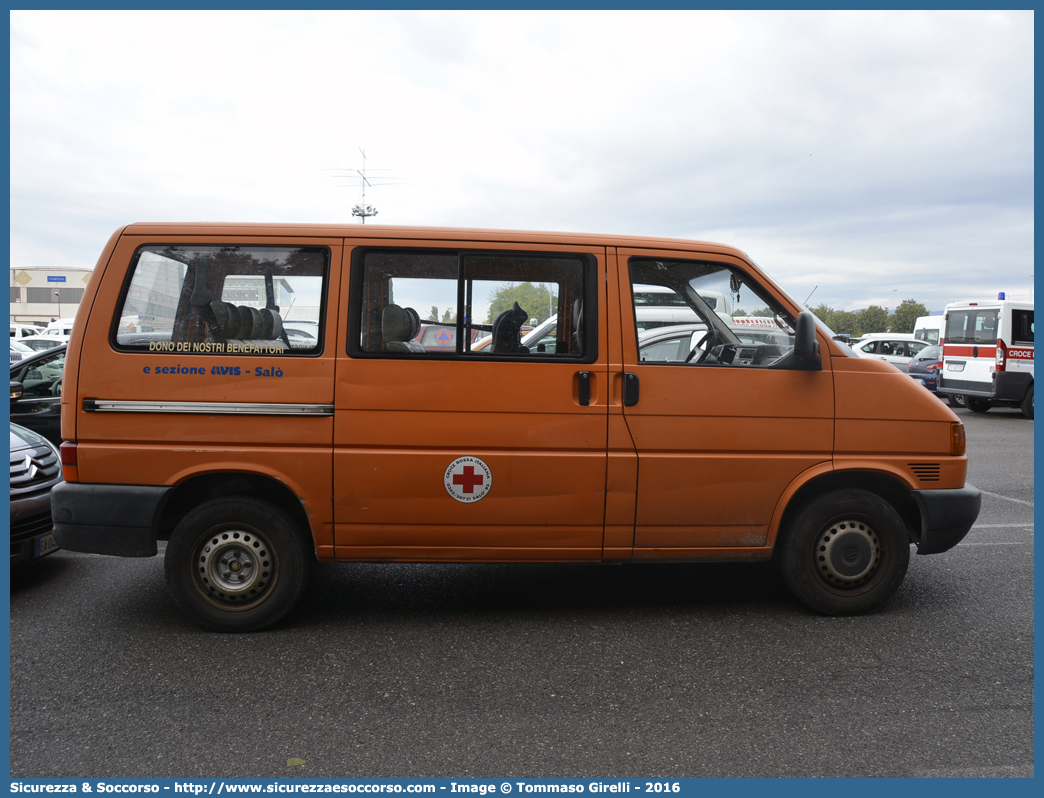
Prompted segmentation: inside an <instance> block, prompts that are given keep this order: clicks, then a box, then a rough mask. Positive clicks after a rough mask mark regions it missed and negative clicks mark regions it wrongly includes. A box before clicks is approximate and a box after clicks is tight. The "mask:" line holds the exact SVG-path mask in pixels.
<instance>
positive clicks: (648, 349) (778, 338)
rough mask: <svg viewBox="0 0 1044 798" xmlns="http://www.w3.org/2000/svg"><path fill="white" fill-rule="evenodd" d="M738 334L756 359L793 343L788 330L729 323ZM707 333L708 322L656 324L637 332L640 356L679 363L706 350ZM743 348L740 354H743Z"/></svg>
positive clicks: (786, 347) (752, 357)
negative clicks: (658, 325) (785, 331)
mask: <svg viewBox="0 0 1044 798" xmlns="http://www.w3.org/2000/svg"><path fill="white" fill-rule="evenodd" d="M730 329H732V331H733V332H734V333H735V334H736V337H737V338H739V340H740V343H741V344H745V345H747V347H746V348H748V349H752V350H753V354H749V353H748V354H749V356H750V359H751V360H752V361H753V360H754V359H755V358H757V356H758V354H757V353H758V352H760V353H761V354H762V356H763V357H764V356H770V355H772V354H773V353H774V354H775V355H776V356H777V357H778V355H779V354H780V353H781V352H783V351H786V350H787V349H788V348H789V347H790V341H789V338H788V336H787V335H786V333H784V332H782V331H773V330H768V329H760V328H757V329H752V328H750V327H746V326H740V327H730ZM706 337H707V326H706V325H705V324H675V325H672V326H670V327H654V328H652V329H650V330H643V331H642V332H640V333H638V359H639V360H640V361H642V362H668V363H678V362H682V363H683V362H685V361H687V360H689V361H690V362H692V360H695V357H692V358H690V355H693V353H694V352H696V353H700V352H702V351H703V343H704V340H703V339H704V338H706ZM743 354H744V353H743V351H740V352H739V353H738V355H737V356H738V357H741V358H742V357H743Z"/></svg>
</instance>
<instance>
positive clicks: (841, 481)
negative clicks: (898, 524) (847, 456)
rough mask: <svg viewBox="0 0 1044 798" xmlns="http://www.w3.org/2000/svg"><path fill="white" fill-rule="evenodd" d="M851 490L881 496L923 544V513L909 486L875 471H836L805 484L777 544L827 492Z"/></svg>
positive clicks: (784, 519)
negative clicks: (813, 503) (798, 519)
mask: <svg viewBox="0 0 1044 798" xmlns="http://www.w3.org/2000/svg"><path fill="white" fill-rule="evenodd" d="M848 488H855V489H860V490H865V491H869V492H870V493H874V494H876V495H878V496H880V497H881V498H882V499H884V500H885V501H886V502H888V503H889V504H890V505H892V507H893V508H894V509H895V511H896V512H897V513H898V514H899V517H900V518H901V519H902V520H903V524H904V525H905V526H906V533H907V535H908V536H909V538H910V541H911V542H913V543H917V544H919V543H920V542H921V511H920V509H919V508H918V507H917V503H916V502H915V501H914V498H913V496H911V495H910V488H909V486H907V485H904V484H903V483H902V482H900V481H899V480H897V479H895V478H894V477H891V476H888V475H885V474H881V473H877V472H873V471H834V472H831V473H829V474H824V475H822V476H820V477H817V478H815V479H813V480H811V481H809V482H808V483H807V484H805V485H802V486H801V488H800V489H798V491H797V493H795V494H794V496H793V497H791V499H790V502H789V503H788V504H787V508H786V510H785V511H784V512H783V516H782V517H781V518H780V522H779V529H778V530H777V534H776V541H777V542H778V540H779V532H780V531H782V530H784V529H786V528H787V525H788V524H789V523H790V522H791V520H792V519H793V518H794V516H796V515H797V514H798V513H800V512H801V511H802V510H803V509H804V508H805V507H807V506H808V505H809V504H811V503H812V502H813V501H815V500H816V499H818V498H819V497H820V496H822V495H824V494H826V493H832V492H834V491H838V490H845V489H848ZM777 554H778V547H774V549H773V558H776V557H777Z"/></svg>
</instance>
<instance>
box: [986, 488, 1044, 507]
mask: <svg viewBox="0 0 1044 798" xmlns="http://www.w3.org/2000/svg"><path fill="white" fill-rule="evenodd" d="M979 493H981V494H982V495H983V496H993V497H994V498H995V499H1007V500H1008V501H1010V502H1015V503H1016V504H1025V505H1026V506H1027V507H1032V506H1033V502H1027V501H1023V500H1022V499H1013V498H1011V496H1003V495H1001V494H1000V493H990V492H989V491H988V490H980V491H979Z"/></svg>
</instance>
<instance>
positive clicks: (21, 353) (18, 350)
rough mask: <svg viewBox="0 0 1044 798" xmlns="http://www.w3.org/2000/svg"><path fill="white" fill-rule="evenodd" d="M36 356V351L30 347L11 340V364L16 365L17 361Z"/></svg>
mask: <svg viewBox="0 0 1044 798" xmlns="http://www.w3.org/2000/svg"><path fill="white" fill-rule="evenodd" d="M34 354H36V350H34V349H33V348H32V347H28V346H26V345H25V344H23V343H22V342H21V341H16V340H15V339H14V338H12V339H11V362H12V363H17V362H18V361H19V360H25V359H26V358H27V357H29V355H34Z"/></svg>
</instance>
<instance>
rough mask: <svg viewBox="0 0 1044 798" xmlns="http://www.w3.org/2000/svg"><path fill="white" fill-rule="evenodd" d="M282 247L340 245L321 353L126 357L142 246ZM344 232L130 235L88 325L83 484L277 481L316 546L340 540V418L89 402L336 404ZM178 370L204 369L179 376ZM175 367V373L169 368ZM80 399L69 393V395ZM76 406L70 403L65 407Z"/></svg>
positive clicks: (79, 403) (80, 382)
mask: <svg viewBox="0 0 1044 798" xmlns="http://www.w3.org/2000/svg"><path fill="white" fill-rule="evenodd" d="M216 243H220V244H229V245H237V244H238V245H247V244H282V245H292V246H304V245H307V246H323V247H327V248H329V250H330V279H329V283H328V293H327V300H326V304H327V320H326V330H325V339H324V346H323V349H322V353H321V354H320V355H319V356H296V357H287V356H271V355H269V356H264V355H248V354H241V355H225V354H192V353H180V352H147V353H139V352H121V351H118V350H116V349H115V348H114V346H113V345H112V343H111V342H110V331H111V329H112V322H113V318H114V316H115V314H116V313H117V312H118V310H117V309H118V306H119V303H120V296H121V292H122V289H123V285H124V282H125V278H126V276H127V271H128V268H129V265H130V262H131V260H132V258H133V256H134V252H135V250H136V249H137V248H138V247H139V246H142V245H145V244H216ZM341 252H342V242H341V239H330V238H317V237H306V236H302V237H284V236H279V237H274V236H249V237H244V236H235V235H227V236H215V235H214V232H213V230H209V231H208V234H207V235H176V236H174V235H162V234H158V235H147V236H138V235H123V236H122V237H121V238H120V240H119V242H118V243H117V245H116V247H115V250H114V252H113V255H112V258H111V259H110V261H109V263H108V265H107V266H106V268H105V272H104V274H103V275H102V277H101V279H100V280H96V281H92V282H97V289H96V296H95V298H94V302H93V306H92V308H91V311H90V320H89V323H88V324H86V325H78V327H79V328H80V329H79V330H78V334H80V335H81V336H82V340H81V341H80V361H79V370H78V374H77V380H76V383H75V385H76V391H75V406H74V408H72V409H73V410H74V412H75V415H76V426H75V435H76V442H77V460H78V471H79V479H80V481H81V482H87V483H103V484H127V485H157V486H172V485H177V484H179V483H181V482H183V481H185V480H186V479H189V478H190V477H193V476H197V475H200V474H206V473H219V472H243V473H253V474H260V475H266V476H269V477H272V478H274V479H276V480H279V481H280V482H282V483H284V484H285V485H286V486H287V487H288V488H290V490H292V491H293V492H294V493H295V494H296V495H297V496H298V497H300V498H301V500H302V502H303V504H304V507H305V510H306V512H307V513H308V515H309V517H310V519H311V521H312V526H313V533H314V534H315V537H316V544H317V545H323V544H327V543H329V544H332V501H331V488H332V485H331V466H332V442H333V418H332V417H329V416H327V417H296V416H261V415H248V414H244V413H231V414H221V415H197V414H166V413H124V412H119V413H114V412H86V411H84V409H83V408H84V402H85V400H123V401H164V402H218V403H230V404H254V403H274V404H284V403H285V404H329V405H332V404H333V394H334V387H333V377H334V362H335V355H334V350H335V342H336V335H337V323H336V319H337V298H338V296H339V295H340V270H341ZM236 366H239V367H240V368H241V370H242V369H244V368H245V367H249V368H252V369H253V368H257V367H259V366H264V367H266V368H268V367H272V366H276V367H278V368H279V369H280V370H281V371H282V372H283V376H281V377H257V376H255V377H244V376H233V375H231V374H227V375H220V374H217V373H212V369H213V368H214V367H236ZM171 367H180V369H181V370H184V369H189V370H191V369H193V368H195V369H197V370H200V371H202V372H203V373H201V374H185V373H169V370H170V368H171ZM164 368H165V369H167V370H168V373H164V372H163V369H164ZM67 398H71V397H69V394H68V393H67V394H66V396H63V402H64V401H67ZM64 409H65V408H63V410H64Z"/></svg>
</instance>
